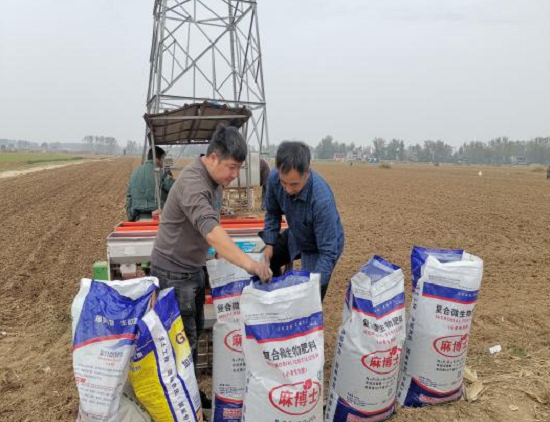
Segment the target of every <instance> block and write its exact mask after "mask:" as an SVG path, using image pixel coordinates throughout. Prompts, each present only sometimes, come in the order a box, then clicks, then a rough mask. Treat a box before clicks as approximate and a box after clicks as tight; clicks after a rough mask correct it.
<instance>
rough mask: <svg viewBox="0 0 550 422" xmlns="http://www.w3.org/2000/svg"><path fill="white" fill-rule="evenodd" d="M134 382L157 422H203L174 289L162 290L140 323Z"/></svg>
mask: <svg viewBox="0 0 550 422" xmlns="http://www.w3.org/2000/svg"><path fill="white" fill-rule="evenodd" d="M137 328H138V330H137V331H138V332H137V338H136V350H135V353H134V356H133V359H132V368H131V371H130V381H131V382H132V387H133V388H134V391H135V393H136V396H137V398H138V400H139V401H140V403H141V404H142V405H143V406H144V407H145V408H146V409H147V411H148V412H149V414H150V415H151V417H152V418H153V420H154V421H155V422H202V421H203V418H202V409H201V400H200V395H199V388H198V385H197V379H196V378H195V372H194V369H193V357H192V355H191V348H190V347H189V342H188V341H187V337H186V336H185V333H184V331H183V322H182V319H181V316H180V311H179V307H178V302H177V300H176V294H175V292H174V289H172V288H171V289H165V290H162V291H161V293H160V295H159V298H158V301H157V303H156V304H155V306H154V307H153V309H152V310H151V311H149V312H148V313H147V314H146V315H145V316H144V317H143V318H142V319H141V320H140V321H139V322H138V327H137Z"/></svg>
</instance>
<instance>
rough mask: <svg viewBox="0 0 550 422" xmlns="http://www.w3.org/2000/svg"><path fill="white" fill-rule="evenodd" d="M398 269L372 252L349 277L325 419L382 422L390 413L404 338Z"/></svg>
mask: <svg viewBox="0 0 550 422" xmlns="http://www.w3.org/2000/svg"><path fill="white" fill-rule="evenodd" d="M404 284H405V282H404V276H403V271H401V269H400V268H399V267H397V266H396V265H393V264H391V263H389V262H387V261H385V260H384V259H382V258H380V257H378V256H374V257H373V258H371V259H370V260H369V262H368V263H367V264H366V265H365V266H363V268H361V271H360V272H358V273H357V274H356V275H355V276H353V277H352V279H351V282H350V286H349V288H348V294H347V297H346V302H347V305H346V307H345V308H347V309H348V313H345V314H344V321H343V323H342V325H341V326H340V329H339V336H338V343H337V345H336V351H335V354H334V362H333V366H332V375H331V380H330V393H329V398H328V404H327V410H326V416H325V421H326V422H346V421H354V422H367V421H369V422H370V421H381V420H384V419H387V418H389V417H390V416H391V415H392V414H393V413H394V412H395V397H396V393H397V383H398V377H399V361H400V356H401V349H402V347H403V343H404V341H405V330H406V327H405V292H404V289H405V286H404Z"/></svg>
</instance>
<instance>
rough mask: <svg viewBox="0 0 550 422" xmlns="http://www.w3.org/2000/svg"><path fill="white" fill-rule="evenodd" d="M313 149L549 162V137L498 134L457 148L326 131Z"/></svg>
mask: <svg viewBox="0 0 550 422" xmlns="http://www.w3.org/2000/svg"><path fill="white" fill-rule="evenodd" d="M270 152H271V151H270ZM314 153H315V156H316V158H319V159H332V158H334V154H342V153H345V154H347V155H348V156H351V157H360V158H363V157H374V158H378V159H380V160H392V161H416V162H423V163H429V162H434V163H471V164H513V163H514V162H517V161H518V158H524V159H525V160H526V161H527V162H529V163H538V164H550V137H546V138H543V137H537V138H534V139H530V140H528V141H512V140H510V139H509V138H507V137H499V138H495V139H491V140H490V141H488V142H481V141H471V142H465V143H463V144H462V145H461V146H460V147H458V148H457V147H452V146H451V145H449V144H447V143H446V142H444V141H441V140H437V141H433V140H427V141H424V142H423V143H416V144H413V145H406V144H405V141H403V140H401V139H392V140H390V141H386V140H385V139H384V138H375V139H373V141H372V145H367V146H360V147H356V146H355V144H354V143H351V144H346V143H343V142H337V141H335V140H334V138H333V137H332V136H330V135H328V136H325V137H324V138H323V139H321V140H320V141H319V143H318V144H317V146H316V147H315V148H314Z"/></svg>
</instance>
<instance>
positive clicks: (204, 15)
mask: <svg viewBox="0 0 550 422" xmlns="http://www.w3.org/2000/svg"><path fill="white" fill-rule="evenodd" d="M153 14H154V26H153V42H152V48H151V58H150V61H151V69H150V75H149V90H148V93H147V112H148V113H159V112H163V111H165V110H173V109H175V108H179V107H181V106H183V105H184V104H186V103H193V102H203V101H209V102H215V103H222V104H227V105H229V106H235V107H236V106H246V107H247V108H248V109H249V110H251V111H252V117H251V119H250V121H249V123H248V125H247V133H246V134H245V136H246V139H247V142H248V144H249V145H250V146H251V147H253V148H256V149H257V151H260V152H267V150H268V146H269V138H268V131H267V114H266V102H265V90H264V77H263V70H262V54H261V49H260V33H259V24H258V13H257V4H256V1H255V0H250V1H245V0H202V1H201V0H155V7H154V12H153Z"/></svg>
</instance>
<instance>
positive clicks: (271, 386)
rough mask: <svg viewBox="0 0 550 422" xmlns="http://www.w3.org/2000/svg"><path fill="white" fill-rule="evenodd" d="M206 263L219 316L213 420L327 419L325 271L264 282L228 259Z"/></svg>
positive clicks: (297, 273)
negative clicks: (322, 274) (322, 282)
mask: <svg viewBox="0 0 550 422" xmlns="http://www.w3.org/2000/svg"><path fill="white" fill-rule="evenodd" d="M251 257H252V258H253V259H256V260H259V259H260V256H259V255H254V254H251ZM207 268H208V274H209V277H210V284H211V286H212V298H213V301H214V309H215V311H216V316H217V321H216V323H215V325H214V373H213V394H214V409H213V412H212V421H213V422H238V421H241V420H242V421H249V422H263V421H272V422H274V421H285V422H301V421H306V420H307V421H322V418H323V415H322V414H323V364H324V337H323V314H322V310H321V295H320V287H319V275H318V274H310V273H308V272H303V271H291V272H288V273H286V274H285V275H284V276H282V277H278V278H274V279H273V280H272V282H271V283H261V282H259V281H257V279H251V278H250V277H251V276H250V275H249V274H247V273H246V272H244V271H242V270H240V269H239V268H237V267H235V266H234V265H231V264H229V263H228V262H227V261H225V260H223V259H222V260H212V261H209V262H208V266H207Z"/></svg>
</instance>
